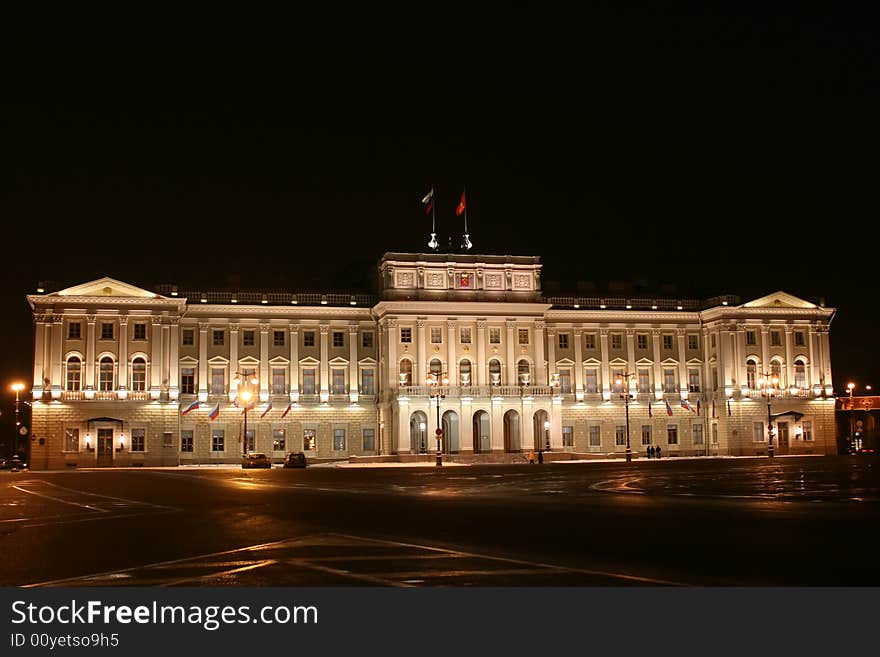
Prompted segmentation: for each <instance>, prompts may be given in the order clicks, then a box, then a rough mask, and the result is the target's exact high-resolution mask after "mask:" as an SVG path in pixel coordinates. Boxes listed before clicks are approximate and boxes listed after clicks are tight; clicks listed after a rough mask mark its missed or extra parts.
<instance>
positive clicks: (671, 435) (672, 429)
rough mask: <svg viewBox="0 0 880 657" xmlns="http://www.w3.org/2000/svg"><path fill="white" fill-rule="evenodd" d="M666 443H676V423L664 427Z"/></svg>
mask: <svg viewBox="0 0 880 657" xmlns="http://www.w3.org/2000/svg"><path fill="white" fill-rule="evenodd" d="M666 444H667V445H678V425H677V424H670V425H668V426H667V427H666Z"/></svg>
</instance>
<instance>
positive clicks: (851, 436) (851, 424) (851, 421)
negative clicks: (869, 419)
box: [846, 381, 859, 449]
mask: <svg viewBox="0 0 880 657" xmlns="http://www.w3.org/2000/svg"><path fill="white" fill-rule="evenodd" d="M855 387H856V384H855V383H853V382H852V381H850V382H849V383H847V384H846V389H847V392H848V393H849V444H850V447H852V448H853V449H858V448H859V446H858V445H856V443H855V439H854V436H855V432H856V429H855V427H856V424H855V416H854V415H853V410H854V409H855V403H854V402H853V390H855Z"/></svg>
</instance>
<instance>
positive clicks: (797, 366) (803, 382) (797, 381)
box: [794, 359, 807, 390]
mask: <svg viewBox="0 0 880 657" xmlns="http://www.w3.org/2000/svg"><path fill="white" fill-rule="evenodd" d="M794 385H795V387H796V388H799V389H801V390H803V389H804V388H806V387H807V368H806V366H805V365H804V361H802V360H800V359H798V360H796V361H795V362H794Z"/></svg>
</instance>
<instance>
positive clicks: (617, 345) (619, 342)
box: [611, 333, 623, 349]
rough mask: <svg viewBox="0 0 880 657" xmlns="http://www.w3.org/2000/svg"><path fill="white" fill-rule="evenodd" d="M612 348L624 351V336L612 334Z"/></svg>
mask: <svg viewBox="0 0 880 657" xmlns="http://www.w3.org/2000/svg"><path fill="white" fill-rule="evenodd" d="M611 348H612V349H623V336H622V335H621V334H620V333H612V334H611Z"/></svg>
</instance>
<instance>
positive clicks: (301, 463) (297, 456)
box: [284, 452, 308, 468]
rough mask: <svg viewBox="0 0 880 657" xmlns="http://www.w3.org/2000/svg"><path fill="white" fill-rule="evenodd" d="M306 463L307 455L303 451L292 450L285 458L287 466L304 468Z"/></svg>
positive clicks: (285, 465)
mask: <svg viewBox="0 0 880 657" xmlns="http://www.w3.org/2000/svg"><path fill="white" fill-rule="evenodd" d="M306 465H308V464H307V462H306V455H305V454H303V453H302V452H290V453H289V454H288V455H287V457H285V459H284V467H285V468H304V467H306Z"/></svg>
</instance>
